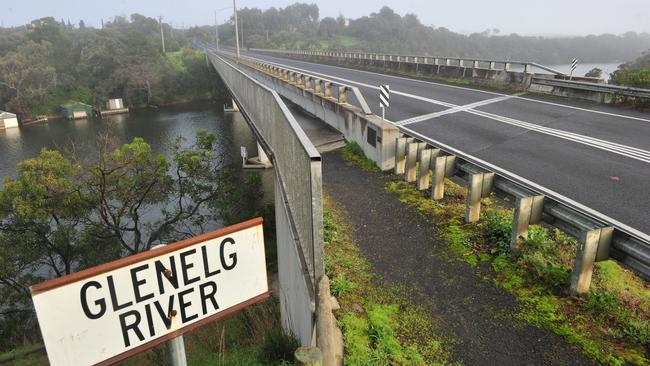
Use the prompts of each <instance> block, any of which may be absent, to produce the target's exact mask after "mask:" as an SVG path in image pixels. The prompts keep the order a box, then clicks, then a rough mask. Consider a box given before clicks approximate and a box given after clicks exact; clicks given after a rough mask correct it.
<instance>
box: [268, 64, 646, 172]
mask: <svg viewBox="0 0 650 366" xmlns="http://www.w3.org/2000/svg"><path fill="white" fill-rule="evenodd" d="M265 62H268V63H272V64H276V65H279V66H282V67H285V68H287V69H291V70H294V71H300V72H304V73H310V74H313V75H320V76H324V77H327V78H329V79H333V80H339V81H342V82H344V83H349V84H356V85H359V86H363V87H367V88H371V89H376V90H379V87H378V86H374V85H370V84H365V83H360V82H358V81H354V80H348V79H344V78H340V77H335V76H332V75H327V74H322V73H319V72H314V71H309V70H305V69H300V68H296V67H292V66H287V65H284V64H280V63H275V62H270V61H265ZM391 92H392V93H393V94H397V95H401V96H404V97H407V98H411V99H416V100H421V101H423V102H428V103H432V104H436V105H441V106H444V107H447V108H450V109H454V108H458V107H462V106H458V105H456V104H452V103H447V102H442V101H439V100H435V99H430V98H425V97H422V96H419V95H413V94H408V93H404V92H400V91H396V90H392V91H391ZM501 96H502V97H510V98H517V96H513V95H505V94H504V95H501ZM495 99H496V98H495ZM488 100H492V99H488ZM442 112H445V111H442ZM464 112H467V113H471V114H474V115H477V116H480V117H484V118H488V119H491V120H495V121H498V122H502V123H506V124H509V125H512V126H516V127H519V128H523V129H527V130H530V131H535V132H538V133H542V134H546V135H549V136H554V137H557V138H562V139H564V140H568V141H572V142H575V143H579V144H582V145H586V146H590V147H594V148H597V149H600V150H604V151H607V152H610V153H613V154H617V155H621V156H625V157H628V158H631V159H635V160H639V161H642V162H644V163H650V151H646V150H643V149H639V148H635V147H632V146H627V145H622V144H618V143H615V142H610V141H606V140H600V139H597V138H594V137H589V136H585V135H580V134H576V133H573V132H568V131H563V130H557V129H552V128H549V127H544V126H541V125H537V124H534V123H529V122H524V121H520V120H516V119H514V118H510V117H505V116H500V115H497V114H492V113H488V112H483V111H478V110H473V109H468V110H466V111H464ZM438 113H440V112H438ZM393 123H395V122H393ZM398 127H402V126H400V125H398Z"/></svg>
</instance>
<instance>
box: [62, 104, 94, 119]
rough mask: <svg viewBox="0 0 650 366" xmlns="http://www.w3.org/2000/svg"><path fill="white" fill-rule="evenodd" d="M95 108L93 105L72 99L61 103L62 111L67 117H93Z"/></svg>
mask: <svg viewBox="0 0 650 366" xmlns="http://www.w3.org/2000/svg"><path fill="white" fill-rule="evenodd" d="M93 109H94V108H93V106H91V105H88V104H85V103H81V102H76V101H70V102H68V103H66V104H62V105H61V112H62V113H63V116H64V117H65V118H67V119H84V118H89V117H92V116H93Z"/></svg>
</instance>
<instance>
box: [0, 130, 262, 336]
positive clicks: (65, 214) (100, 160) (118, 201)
mask: <svg viewBox="0 0 650 366" xmlns="http://www.w3.org/2000/svg"><path fill="white" fill-rule="evenodd" d="M98 145H99V148H98V151H97V159H96V160H93V161H84V160H82V159H78V158H77V157H75V156H74V150H72V152H71V153H70V154H71V156H70V157H65V156H64V155H63V154H62V153H60V152H58V151H51V150H47V149H44V150H42V151H41V153H40V155H39V157H37V158H35V159H29V160H26V161H24V162H22V163H20V164H19V166H18V168H19V173H18V176H17V177H16V178H15V179H11V178H8V179H6V180H5V182H4V186H3V189H2V190H1V191H0V325H2V327H0V329H2V333H0V334H2V335H3V338H0V346H3V342H11V341H12V340H14V338H6V339H5V338H4V332H5V331H6V329H12V331H11V332H10V333H11V334H12V337H13V335H16V334H30V329H27V328H29V327H32V328H33V327H34V324H35V322H34V319H33V308H32V307H31V305H30V303H29V299H30V292H29V286H31V285H33V284H35V283H37V282H40V281H42V280H44V279H47V278H51V277H58V276H62V275H65V274H69V273H72V272H74V271H77V270H80V269H83V268H87V267H89V266H93V265H97V264H100V263H104V262H106V261H110V260H113V259H116V258H119V257H121V256H123V255H130V254H134V253H138V252H141V251H146V250H149V249H151V247H152V246H153V245H154V244H167V243H171V242H175V241H178V240H182V239H185V238H188V237H192V236H195V235H198V234H200V233H203V232H205V231H207V230H209V229H211V228H214V227H215V226H216V223H219V222H220V223H223V224H231V223H233V221H235V220H237V221H239V220H240V219H244V218H248V217H250V216H249V213H248V212H246V210H245V207H246V205H247V204H248V203H250V202H251V200H257V199H259V198H260V194H259V181H258V180H255V179H253V180H249V181H246V182H245V184H242V182H241V180H240V179H239V178H238V177H237V176H236V175H235V174H234V171H233V169H232V168H231V167H230V166H229V165H228V164H226V161H229V159H228V157H227V155H225V154H224V153H223V151H224V149H223V148H222V147H221V146H219V145H218V143H217V140H216V136H215V135H213V134H210V133H208V132H206V131H204V130H200V131H198V132H197V134H196V138H195V140H194V141H193V142H192V143H191V144H188V142H187V141H185V139H184V138H182V137H179V138H177V139H176V140H175V141H174V142H173V143H172V144H171V146H170V158H169V159H168V158H166V157H165V156H163V155H155V154H154V153H153V150H152V148H151V146H150V145H149V144H147V143H146V142H145V141H143V140H142V139H140V138H135V139H134V140H133V141H132V142H131V143H127V144H124V145H122V146H118V147H115V146H114V145H115V144H114V139H113V138H112V137H111V136H110V134H105V135H104V136H103V137H102V138H101V139H100V142H99V144H98ZM247 216H248V217H247ZM10 320H11V321H10ZM23 323H24V324H23ZM21 324H23V326H22V328H21ZM26 325H29V327H26ZM20 329H22V330H20ZM21 332H23V333H21ZM25 332H26V333H25ZM31 333H32V334H34V333H36V334H38V332H37V331H34V329H31Z"/></svg>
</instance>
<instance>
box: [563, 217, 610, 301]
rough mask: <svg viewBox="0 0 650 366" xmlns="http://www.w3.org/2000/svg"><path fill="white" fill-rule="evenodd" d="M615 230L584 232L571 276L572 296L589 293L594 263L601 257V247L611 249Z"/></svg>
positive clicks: (605, 228)
mask: <svg viewBox="0 0 650 366" xmlns="http://www.w3.org/2000/svg"><path fill="white" fill-rule="evenodd" d="M613 232H614V229H613V228H612V227H604V228H594V229H592V230H584V231H583V232H582V234H581V237H580V239H579V240H580V241H579V243H578V254H577V257H576V263H575V267H574V269H573V273H572V274H571V287H570V288H569V294H570V295H571V296H584V295H586V294H587V293H588V292H589V286H590V285H591V276H592V275H593V272H594V263H595V262H596V259H597V258H598V256H599V248H600V247H601V246H603V247H605V248H609V245H611V241H612V235H613Z"/></svg>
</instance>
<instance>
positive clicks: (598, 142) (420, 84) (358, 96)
mask: <svg viewBox="0 0 650 366" xmlns="http://www.w3.org/2000/svg"><path fill="white" fill-rule="evenodd" d="M280 56H282V57H280ZM297 58H298V57H295V55H284V54H278V53H277V52H268V51H259V50H258V51H254V52H247V53H243V54H242V56H241V57H240V58H237V57H235V56H234V55H233V54H231V53H228V52H219V53H217V52H210V53H209V60H210V62H211V64H212V65H213V66H214V67H215V69H216V70H217V72H218V73H219V75H220V76H221V78H222V79H223V81H224V82H225V84H226V86H227V87H228V88H229V90H230V92H231V94H232V96H233V98H234V99H235V100H236V102H237V104H239V106H240V108H241V110H242V113H243V114H244V116H245V117H246V120H247V121H248V123H249V124H250V126H251V128H252V129H253V130H254V131H255V133H256V134H257V136H258V139H259V140H260V143H261V145H262V147H263V148H264V150H265V152H266V153H267V154H268V155H269V157H270V158H271V160H272V161H273V163H274V165H275V170H276V177H277V182H278V183H279V184H276V212H277V214H278V217H279V219H278V230H279V234H278V251H279V257H280V258H283V257H284V258H286V262H285V263H284V264H283V263H280V266H279V267H280V282H281V284H280V287H281V291H284V292H283V294H282V295H281V304H282V306H281V308H282V309H283V319H284V321H285V326H287V327H288V328H289V329H292V331H293V332H294V334H296V335H297V336H298V337H299V339H300V340H301V342H302V343H303V344H308V343H309V342H310V341H309V340H310V339H311V336H310V335H311V333H312V331H313V329H314V319H315V318H314V317H312V313H314V312H316V311H317V309H318V307H319V306H318V305H317V303H319V301H322V299H319V298H318V296H316V293H317V291H318V286H317V283H318V281H319V278H320V277H321V276H322V275H323V266H322V252H323V251H322V245H323V242H322V240H323V238H322V203H321V201H320V199H321V196H322V193H321V190H322V188H321V185H322V183H321V174H322V173H321V165H320V155H319V154H318V152H316V151H315V148H314V147H313V144H312V143H311V142H310V141H309V139H308V138H307V137H306V135H305V134H304V131H302V130H301V129H300V126H299V125H298V123H297V122H296V121H295V118H293V116H292V115H291V113H290V112H289V110H288V109H287V107H286V105H285V102H284V100H288V101H290V102H291V103H293V104H296V105H297V106H299V107H300V108H302V109H304V110H305V111H307V112H309V113H310V114H312V115H314V116H316V117H318V118H319V119H321V120H322V121H323V122H325V123H327V124H328V125H330V126H332V127H334V128H335V129H337V130H339V131H340V132H341V133H342V134H343V135H344V136H345V137H346V139H347V140H349V141H355V142H357V143H358V144H359V145H360V146H361V147H362V149H363V150H364V152H365V154H366V156H368V157H369V158H370V159H372V160H373V161H375V163H376V164H377V166H379V167H380V168H381V169H382V170H384V171H392V172H394V173H395V174H398V175H402V176H404V179H406V180H407V181H411V182H414V183H415V184H416V185H417V186H418V188H419V189H421V190H425V189H431V192H432V199H441V198H442V195H443V192H444V180H445V178H448V177H452V176H457V177H460V178H462V179H464V180H465V181H466V182H467V189H468V194H467V212H466V215H465V219H466V221H467V222H473V221H476V220H478V219H479V213H480V201H481V198H483V197H487V196H489V195H490V194H491V193H496V194H498V195H501V196H503V197H506V198H509V199H510V200H511V202H514V205H515V214H514V215H515V217H514V227H513V233H512V243H511V248H512V250H516V249H517V246H518V245H519V244H520V239H521V237H522V236H523V237H525V236H526V235H527V231H528V226H529V225H530V224H535V223H539V222H541V221H544V222H546V223H548V224H550V225H553V226H555V227H557V228H559V229H561V230H563V231H565V232H567V233H569V234H570V235H572V236H575V237H576V238H578V240H579V242H580V248H579V251H578V257H577V258H576V268H575V269H574V271H573V276H572V280H571V289H570V292H571V293H572V294H573V295H576V296H579V295H582V294H585V293H586V292H588V290H589V283H590V279H591V273H592V268H593V263H594V262H596V261H600V260H605V259H608V258H614V259H616V260H618V261H619V262H621V263H623V264H625V265H627V266H628V267H629V268H632V269H634V270H635V271H636V272H637V273H639V274H640V275H642V276H643V277H645V278H646V279H647V278H649V277H650V222H649V221H648V220H647V213H646V212H647V211H646V210H647V207H648V204H649V203H650V186H649V185H648V184H647V182H649V181H650V170H649V169H648V165H647V164H648V163H650V151H649V150H650V139H648V136H650V119H649V118H648V116H647V115H646V114H643V113H641V112H638V111H635V110H626V109H622V108H617V107H612V106H608V105H603V104H594V103H587V102H583V101H579V100H572V99H571V100H568V99H557V98H555V99H554V98H549V97H544V96H540V95H536V94H532V95H531V94H526V93H512V94H505V93H498V92H494V91H488V90H481V89H476V88H470V87H467V86H464V85H454V84H445V83H437V82H433V81H425V80H417V79H413V78H405V77H402V76H397V75H390V74H388V73H381V72H373V71H368V70H360V69H355V68H346V67H340V66H335V65H331V64H326V63H319V62H308V61H305V60H303V59H300V60H299V59H297ZM355 59H357V60H358V58H355V57H350V59H349V60H355ZM375 59H378V58H375ZM339 63H340V62H339ZM351 63H352V62H351ZM472 65H473V66H476V65H477V64H476V63H473V64H472ZM351 66H352V65H351ZM357 66H358V64H357ZM460 66H462V62H461V63H460ZM489 67H492V64H491V63H489ZM504 67H505V66H504ZM529 70H531V69H530V68H527V67H525V68H524V70H523V73H524V74H526V73H527V72H529ZM551 72H553V70H551ZM524 77H528V78H529V83H534V82H535V81H534V79H535V78H536V76H535V74H532V75H524ZM541 79H545V80H556V79H555V78H554V77H553V78H548V77H541ZM552 82H553V81H551V83H552ZM558 82H560V83H564V82H567V81H566V80H563V79H561V80H559V81H558ZM568 82H570V83H571V82H573V81H568ZM578 83H581V82H580V81H578ZM383 84H388V85H390V87H391V107H390V109H389V110H388V111H387V114H386V120H384V119H382V118H381V117H379V115H381V113H380V109H379V97H378V94H379V92H378V90H379V85H383ZM561 87H562V88H565V87H566V85H564V86H561ZM569 87H571V88H574V87H575V88H578V89H580V88H581V86H580V85H578V86H575V85H573V84H571V85H569ZM603 88H605V89H606V88H607V86H604V87H603ZM596 92H597V93H601V92H603V91H602V90H601V91H596ZM605 92H607V91H605ZM630 92H634V91H630ZM283 98H284V99H283ZM283 228H289V229H288V230H285V232H280V231H282V230H284V229H283ZM296 263H298V264H299V265H296ZM285 265H286V266H287V267H286V268H283V267H284V266H285ZM305 299H308V300H307V301H306V300H305Z"/></svg>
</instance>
